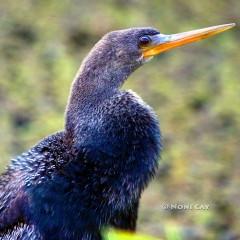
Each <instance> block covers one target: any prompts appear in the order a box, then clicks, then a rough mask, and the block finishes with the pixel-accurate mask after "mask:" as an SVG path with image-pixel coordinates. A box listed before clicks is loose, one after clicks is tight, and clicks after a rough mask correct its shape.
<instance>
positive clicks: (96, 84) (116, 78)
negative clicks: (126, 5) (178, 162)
mask: <svg viewBox="0 0 240 240" xmlns="http://www.w3.org/2000/svg"><path fill="white" fill-rule="evenodd" d="M233 26H234V24H225V25H219V26H214V27H210V28H205V29H200V30H194V31H190V32H185V33H180V34H173V35H163V34H160V33H159V32H158V31H157V30H155V29H153V28H132V29H126V30H120V31H114V32H110V33H108V34H106V35H105V36H104V37H103V38H102V39H101V40H100V41H99V42H98V43H97V44H96V45H95V47H94V48H93V49H92V50H91V52H90V53H89V55H88V56H87V57H86V58H85V60H84V61H83V63H82V65H81V67H80V70H79V72H78V73H77V75H76V77H75V80H74V82H73V86H72V90H71V94H70V98H69V102H68V105H67V108H66V117H65V120H66V121H65V123H66V124H65V128H64V130H63V131H61V132H59V133H56V134H53V135H51V136H49V137H47V138H45V139H43V140H42V141H41V142H40V143H38V144H37V145H36V146H34V147H33V148H32V149H30V150H29V151H28V152H26V153H23V154H22V155H20V156H19V157H17V158H16V159H14V160H13V161H12V162H11V164H10V166H9V167H8V169H7V171H6V173H4V174H3V175H2V176H1V177H0V239H5V240H6V239H12V240H14V239H24V240H28V239H31V240H35V239H36V240H40V239H41V240H45V239H48V240H55V239H61V240H73V239H74V240H77V239H81V240H100V239H102V238H101V229H102V227H105V226H113V227H116V228H120V229H125V230H131V231H134V230H135V228H136V221H137V212H138V205H139V199H140V196H141V193H142V191H143V189H144V188H145V187H146V185H147V184H148V183H149V181H150V179H151V178H152V177H153V176H154V173H155V171H156V169H157V165H158V164H157V162H158V157H159V154H160V150H161V138H160V130H159V126H158V121H157V118H156V116H155V114H154V112H153V111H152V109H151V108H150V107H149V106H148V105H147V104H146V103H144V102H143V101H142V100H141V98H140V97H138V96H137V95H136V94H135V93H134V92H132V91H122V90H120V87H121V86H122V84H123V83H124V81H125V80H126V79H127V78H128V76H129V75H130V74H131V73H132V72H133V71H134V70H136V69H137V68H138V67H140V66H141V65H142V64H143V63H145V62H146V61H148V60H149V59H150V58H151V57H152V56H154V55H156V54H159V53H161V52H163V51H166V50H169V49H171V48H174V47H178V46H181V45H184V44H187V43H191V42H193V41H197V40H200V39H203V38H206V37H209V36H212V35H214V34H217V33H220V32H223V31H225V30H227V29H229V28H232V27H233Z"/></svg>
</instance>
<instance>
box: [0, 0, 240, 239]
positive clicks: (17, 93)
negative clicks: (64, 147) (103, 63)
mask: <svg viewBox="0 0 240 240" xmlns="http://www.w3.org/2000/svg"><path fill="white" fill-rule="evenodd" d="M239 17H240V1H239V0H228V1H221V0H211V1H209V0H201V1H199V0H191V1H189V0H188V1H187V0H161V1H157V0H152V1H143V0H129V1H127V0H107V1H102V2H101V1H97V0H93V1H90V0H88V1H79V0H78V1H77V0H72V1H67V0H61V1H59V0H41V1H40V0H22V1H17V0H15V1H14V0H8V1H0V153H1V154H0V170H1V171H3V170H4V168H5V167H6V165H7V164H8V163H9V160H10V159H11V157H14V156H15V155H17V154H20V153H21V152H23V151H25V150H27V149H28V148H30V147H31V146H32V145H34V144H35V143H37V142H38V141H39V140H40V139H41V138H43V137H44V136H46V135H49V134H51V133H53V132H55V131H58V130H60V129H62V128H63V123H64V118H63V113H64V109H65V105H66V102H67V97H68V93H69V89H70V84H71V82H72V79H73V77H74V75H75V73H76V71H77V70H78V67H79V65H80V63H81V61H82V59H83V58H84V56H85V55H86V54H87V52H88V51H89V50H90V49H91V47H92V46H93V44H94V43H95V42H96V41H98V39H99V38H100V37H101V36H102V35H104V34H105V33H106V32H108V31H111V30H115V29H121V28H128V27H133V26H153V27H156V28H158V29H160V31H161V32H163V33H175V32H181V31H187V30H192V29H195V28H201V27H207V26H212V25H218V24H223V23H229V22H236V23H239ZM239 39H240V31H239V27H236V28H235V29H232V30H230V31H228V32H226V33H224V34H221V35H218V36H216V37H214V38H211V39H208V40H205V41H202V42H199V43H195V44H192V45H188V46H186V47H182V48H179V49H176V50H173V51H170V52H167V53H164V54H162V55H161V56H159V57H156V58H155V59H154V60H153V61H151V63H148V64H147V65H145V66H144V67H142V68H140V69H139V70H137V71H136V72H135V73H134V74H133V75H132V76H131V77H130V79H129V80H128V82H127V83H126V84H125V86H124V87H125V88H131V89H132V90H134V91H136V92H137V93H138V94H139V95H141V96H142V97H143V99H144V100H145V101H146V102H147V103H148V104H149V105H151V106H152V107H153V108H154V109H155V111H156V112H157V114H158V116H159V119H160V123H161V129H162V133H163V136H164V151H163V154H162V159H161V164H160V170H159V172H158V174H157V177H156V178H155V180H154V181H153V182H152V183H151V184H150V186H149V187H148V189H147V190H146V191H145V192H144V194H143V198H142V202H141V208H140V214H139V223H138V231H139V232H143V233H145V234H149V235H152V236H156V237H162V238H163V239H222V240H230V239H231V240H233V239H240V236H239V233H240V217H239V216H240V206H239V202H240V190H239V187H240V157H239V156H240V144H239V143H240V79H239V74H240V47H239ZM175 203H182V204H191V203H199V204H210V207H209V210H192V211H190V210H185V211H184V210H182V211H181V210H174V209H172V210H170V209H168V210H165V209H164V204H175Z"/></svg>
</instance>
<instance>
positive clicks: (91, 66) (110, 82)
mask: <svg viewBox="0 0 240 240" xmlns="http://www.w3.org/2000/svg"><path fill="white" fill-rule="evenodd" d="M112 55H113V54H112ZM104 59H105V58H104V57H103V56H102V54H96V52H93V53H90V54H89V56H88V57H87V58H86V59H85V60H84V62H83V63H82V65H81V67H80V69H79V71H78V73H77V74H76V77H75V80H74V81H73V84H72V89H71V94H70V97H69V102H68V105H67V109H66V124H65V126H66V130H67V132H70V133H73V132H74V129H76V128H77V126H79V123H80V122H82V121H83V119H86V117H87V116H88V115H92V113H93V112H94V111H96V109H97V108H98V106H99V105H100V104H101V103H102V102H103V101H105V100H106V99H108V98H111V97H112V96H113V95H115V94H116V93H118V92H119V88H120V87H121V86H122V84H123V83H124V81H125V80H126V79H127V78H128V76H129V75H130V74H131V73H132V72H133V71H134V70H135V69H136V66H134V65H133V66H132V65H129V64H122V63H121V62H118V61H114V60H109V61H106V60H104Z"/></svg>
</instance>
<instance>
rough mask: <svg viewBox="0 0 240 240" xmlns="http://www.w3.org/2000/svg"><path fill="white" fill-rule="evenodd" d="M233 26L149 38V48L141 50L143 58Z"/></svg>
mask: <svg viewBox="0 0 240 240" xmlns="http://www.w3.org/2000/svg"><path fill="white" fill-rule="evenodd" d="M235 25H236V24H235V23H229V24H224V25H218V26H213V27H208V28H202V29H198V30H193V31H189V32H183V33H177V34H171V35H164V34H157V35H154V36H150V38H151V40H152V42H151V43H150V45H149V46H147V47H144V48H143V49H142V51H143V56H144V58H148V57H152V56H155V55H158V54H160V53H162V52H164V51H167V50H170V49H172V48H176V47H180V46H183V45H185V44H189V43H192V42H196V41H199V40H202V39H205V38H208V37H211V36H213V35H215V34H218V33H221V32H224V31H226V30H228V29H230V28H232V27H234V26H235Z"/></svg>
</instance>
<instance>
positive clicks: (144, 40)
mask: <svg viewBox="0 0 240 240" xmlns="http://www.w3.org/2000/svg"><path fill="white" fill-rule="evenodd" d="M151 41H152V40H151V38H150V37H149V36H142V37H140V38H139V46H140V47H144V46H147V45H148V44H150V43H151Z"/></svg>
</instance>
